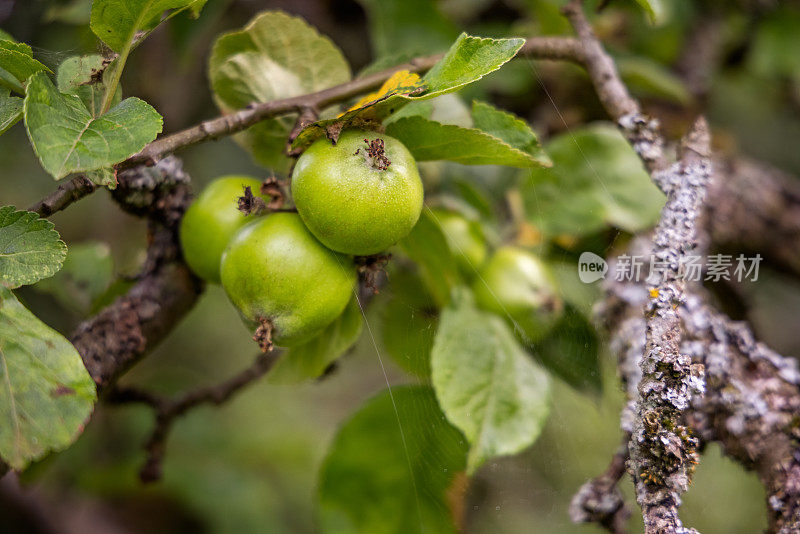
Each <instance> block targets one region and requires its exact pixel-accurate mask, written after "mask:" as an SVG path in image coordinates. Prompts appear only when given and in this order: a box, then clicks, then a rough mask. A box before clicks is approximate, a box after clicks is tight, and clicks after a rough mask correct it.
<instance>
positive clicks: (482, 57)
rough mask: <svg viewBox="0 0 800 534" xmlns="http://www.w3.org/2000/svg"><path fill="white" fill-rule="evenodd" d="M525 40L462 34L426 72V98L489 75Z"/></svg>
mask: <svg viewBox="0 0 800 534" xmlns="http://www.w3.org/2000/svg"><path fill="white" fill-rule="evenodd" d="M524 44H525V39H519V38H512V39H490V38H488V37H473V36H471V35H467V34H466V33H462V34H461V35H460V36H459V37H458V39H457V40H456V42H455V43H453V46H451V47H450V50H448V51H447V54H445V56H444V57H443V58H442V60H441V61H439V62H438V63H437V64H436V65H434V66H433V68H432V69H431V70H430V71H428V73H427V74H426V75H425V77H424V78H423V80H424V81H425V83H426V84H427V85H428V92H427V93H426V94H425V98H433V97H434V96H438V95H441V94H445V93H452V92H453V91H458V90H459V89H461V88H462V87H464V86H466V85H469V84H471V83H473V82H476V81H478V80H480V79H481V78H483V77H484V76H486V75H487V74H490V73H492V72H494V71H496V70H497V69H499V68H500V67H502V66H503V64H504V63H506V62H507V61H509V60H510V59H511V58H513V57H514V56H516V55H517V52H519V49H520V48H522V45H524Z"/></svg>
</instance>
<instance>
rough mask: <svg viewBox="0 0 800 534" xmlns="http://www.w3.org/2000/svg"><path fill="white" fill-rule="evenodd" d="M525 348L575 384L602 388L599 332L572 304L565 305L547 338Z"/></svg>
mask: <svg viewBox="0 0 800 534" xmlns="http://www.w3.org/2000/svg"><path fill="white" fill-rule="evenodd" d="M526 348H527V349H528V350H529V351H530V352H531V354H533V355H534V356H535V357H536V358H537V359H538V360H539V361H540V362H541V363H542V365H543V366H544V367H546V368H547V369H548V370H550V371H552V372H553V373H554V374H555V375H556V376H558V377H560V378H562V379H563V380H564V381H565V382H566V383H567V384H569V385H571V386H572V387H575V388H577V389H581V390H587V389H588V390H592V391H595V392H599V391H600V390H601V389H602V385H603V383H602V377H601V376H600V361H599V343H598V340H597V332H596V331H595V329H594V327H592V325H591V324H590V323H589V321H588V320H587V319H586V317H585V316H584V315H583V314H582V313H580V312H578V311H577V310H576V309H575V308H573V307H572V306H567V307H566V309H565V310H564V313H563V314H562V316H561V318H560V319H559V320H558V322H557V323H556V324H555V325H554V326H553V328H552V330H551V331H550V333H549V334H548V335H547V337H546V338H544V339H543V340H542V341H540V342H537V343H535V344H533V345H532V346H527V347H526Z"/></svg>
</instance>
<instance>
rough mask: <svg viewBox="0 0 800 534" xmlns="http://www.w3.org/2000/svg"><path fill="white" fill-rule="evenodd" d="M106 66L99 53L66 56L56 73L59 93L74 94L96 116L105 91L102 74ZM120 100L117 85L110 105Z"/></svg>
mask: <svg viewBox="0 0 800 534" xmlns="http://www.w3.org/2000/svg"><path fill="white" fill-rule="evenodd" d="M107 67H108V64H107V63H105V62H104V59H103V56H101V55H99V54H92V55H88V56H73V57H71V58H67V59H65V60H64V61H63V62H62V63H61V64H60V65H59V66H58V74H57V75H56V84H57V86H58V90H59V91H61V93H64V94H71V95H75V96H77V97H78V98H80V99H81V102H83V105H84V106H86V109H88V110H89V113H91V114H92V117H97V116H98V115H99V114H100V110H101V109H102V105H103V98H104V97H105V93H106V86H105V84H104V83H103V74H104V72H105V69H106V68H107ZM98 73H99V79H98ZM121 100H122V91H121V90H120V88H119V87H117V91H116V94H115V95H114V99H113V100H112V101H111V105H112V106H116V105H117V104H119V103H120V101H121Z"/></svg>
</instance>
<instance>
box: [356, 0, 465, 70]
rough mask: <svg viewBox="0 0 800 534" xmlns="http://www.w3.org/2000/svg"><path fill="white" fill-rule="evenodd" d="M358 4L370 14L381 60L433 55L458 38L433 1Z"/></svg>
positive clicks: (367, 1) (391, 0)
mask: <svg viewBox="0 0 800 534" xmlns="http://www.w3.org/2000/svg"><path fill="white" fill-rule="evenodd" d="M359 3H360V4H361V5H362V6H364V9H365V11H366V12H367V16H368V19H369V23H370V38H371V40H372V46H373V49H374V52H375V55H376V56H378V57H384V56H389V55H397V54H398V52H406V53H411V54H414V55H421V54H427V53H432V52H436V51H439V50H443V49H445V48H447V46H448V45H449V44H450V43H452V42H453V40H454V39H455V38H456V37H458V30H457V29H456V26H455V25H454V24H453V23H452V22H451V21H449V20H448V19H447V18H446V17H445V16H444V15H442V13H441V12H440V11H439V9H438V8H437V6H436V3H435V2H431V1H430V0H359ZM394 64H395V65H396V64H397V63H394ZM391 66H392V65H387V67H391Z"/></svg>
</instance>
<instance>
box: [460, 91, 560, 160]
mask: <svg viewBox="0 0 800 534" xmlns="http://www.w3.org/2000/svg"><path fill="white" fill-rule="evenodd" d="M472 121H473V126H474V127H475V128H477V129H478V130H482V131H484V132H486V133H487V134H489V135H493V136H494V137H497V138H498V139H501V140H502V141H504V142H505V143H507V144H508V145H510V146H512V147H514V148H516V149H518V150H521V151H523V152H527V153H529V154H533V155H536V156H537V157H538V158H539V159H540V160H542V161H546V162H548V163H549V162H550V159H549V158H548V157H547V155H545V153H544V151H543V150H542V147H541V145H540V144H539V138H538V137H536V133H535V132H534V131H533V130H532V129H531V127H530V126H528V123H526V122H525V121H524V120H522V119H520V118H519V117H517V116H516V115H514V114H513V113H509V112H508V111H503V110H502V109H498V108H496V107H494V106H493V105H491V104H487V103H486V102H478V101H475V102H473V103H472Z"/></svg>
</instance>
